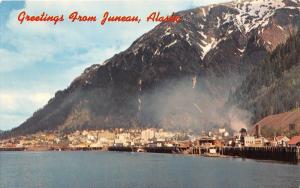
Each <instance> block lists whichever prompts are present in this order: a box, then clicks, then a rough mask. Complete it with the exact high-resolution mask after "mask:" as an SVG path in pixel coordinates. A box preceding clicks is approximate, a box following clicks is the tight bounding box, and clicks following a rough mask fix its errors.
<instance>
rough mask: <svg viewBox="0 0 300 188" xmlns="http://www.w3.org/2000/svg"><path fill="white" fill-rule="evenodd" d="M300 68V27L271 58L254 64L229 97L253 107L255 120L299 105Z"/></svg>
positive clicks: (250, 107)
mask: <svg viewBox="0 0 300 188" xmlns="http://www.w3.org/2000/svg"><path fill="white" fill-rule="evenodd" d="M299 72H300V31H298V32H297V33H296V34H294V35H293V36H291V37H290V38H289V39H288V40H287V42H286V43H285V44H282V45H279V46H278V47H277V48H276V49H275V50H274V51H273V53H272V54H271V55H270V56H269V57H268V58H266V59H265V60H264V61H263V62H261V63H260V64H259V65H258V66H257V67H255V68H254V69H253V71H252V72H251V73H250V74H249V75H248V76H247V78H246V79H245V81H244V82H243V83H242V84H241V86H239V87H238V88H237V89H236V91H235V92H234V93H233V95H232V96H230V101H231V103H234V104H237V105H238V106H239V107H240V108H243V109H246V110H248V111H250V112H251V113H252V114H253V119H252V121H253V122H256V121H258V120H260V119H261V118H263V117H265V116H267V115H272V114H278V113H282V112H287V111H291V110H294V109H298V108H299V104H300V95H299V94H300V93H299V92H300V90H299V88H300V75H299ZM298 115H299V113H298ZM299 130H300V127H299Z"/></svg>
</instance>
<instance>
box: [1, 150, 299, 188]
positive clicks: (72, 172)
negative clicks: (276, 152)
mask: <svg viewBox="0 0 300 188" xmlns="http://www.w3.org/2000/svg"><path fill="white" fill-rule="evenodd" d="M299 186H300V165H291V164H285V163H278V162H265V161H255V160H250V159H241V158H205V157H199V156H186V155H173V154H156V153H127V152H100V151H76V152H0V187H1V188H11V187H12V188H14V187H23V188H35V187H41V188H44V187H45V188H48V187H49V188H50V187H51V188H52V187H53V188H54V187H95V188H96V187H97V188H98V187H99V188H106V187H109V188H134V187H137V188H148V187H149V188H151V187H159V188H164V187H165V188H169V187H170V188H173V187H174V188H181V187H182V188H189V187H191V188H194V187H195V188H196V187H197V188H199V187H206V188H207V187H225V188H227V187H228V188H231V187H243V188H247V187H249V188H253V187H255V188H259V187H264V188H265V187H270V188H271V187H272V188H274V187H278V188H279V187H280V188H281V187H285V188H298V187H299Z"/></svg>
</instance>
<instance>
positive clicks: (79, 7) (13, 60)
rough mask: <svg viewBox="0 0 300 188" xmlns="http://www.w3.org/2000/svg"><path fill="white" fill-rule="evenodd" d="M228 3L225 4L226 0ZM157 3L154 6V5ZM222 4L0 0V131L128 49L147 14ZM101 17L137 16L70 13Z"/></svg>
mask: <svg viewBox="0 0 300 188" xmlns="http://www.w3.org/2000/svg"><path fill="white" fill-rule="evenodd" d="M227 1H228V0H227ZM154 2H155V3H154ZM220 2H226V0H186V1H184V0H164V1H162V0H156V1H153V0H130V1H128V0H107V1H83V0H81V1H74V0H73V1H37V0H35V1H33V0H31V1H3V0H0V130H9V129H11V128H13V127H17V126H19V125H20V124H21V123H22V122H24V121H25V120H26V119H27V118H29V117H30V116H31V115H32V114H33V113H34V112H35V111H37V110H38V109H40V108H42V107H43V106H44V105H45V104H47V102H48V100H49V99H51V98H52V97H53V96H54V94H55V92H56V91H58V90H63V89H65V88H67V87H68V85H69V84H70V83H71V81H72V80H73V79H74V78H76V77H77V76H79V75H80V74H81V73H82V72H83V71H84V69H85V68H87V67H89V66H90V65H92V64H101V63H103V62H104V61H105V60H106V59H108V58H110V57H112V56H113V55H114V54H116V53H119V52H121V51H123V50H125V49H127V48H128V47H129V46H130V44H131V43H132V42H133V41H134V40H135V39H137V38H138V37H139V36H141V35H142V34H143V33H145V32H147V31H149V30H151V29H152V28H153V27H154V26H155V25H156V24H157V23H150V22H146V21H144V20H145V19H144V18H145V17H147V16H148V15H149V14H150V13H151V12H154V11H159V12H160V13H161V15H170V14H172V12H176V11H180V10H185V9H189V8H194V7H199V6H203V5H208V4H213V3H220ZM21 11H26V13H27V14H28V15H40V14H41V13H42V12H45V13H47V14H49V15H61V14H63V15H64V18H65V21H64V22H58V23H57V24H56V25H54V24H53V23H52V22H47V23H45V22H30V23H29V22H24V23H22V24H20V23H19V21H18V19H17V18H18V14H19V13H20V12H21ZM73 11H78V12H79V14H81V15H95V16H97V18H101V17H102V15H103V13H104V12H105V11H109V13H110V14H111V15H138V16H139V17H140V18H142V19H143V20H142V21H141V22H140V23H139V24H137V23H108V24H105V25H104V26H100V24H99V23H98V22H96V23H82V22H81V23H79V22H75V23H71V22H69V21H68V20H67V18H68V15H69V14H70V13H71V12H73Z"/></svg>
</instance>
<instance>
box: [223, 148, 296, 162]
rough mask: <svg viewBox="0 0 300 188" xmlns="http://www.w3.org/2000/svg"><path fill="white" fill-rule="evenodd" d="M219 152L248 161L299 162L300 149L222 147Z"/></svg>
mask: <svg viewBox="0 0 300 188" xmlns="http://www.w3.org/2000/svg"><path fill="white" fill-rule="evenodd" d="M219 152H220V154H221V155H228V156H237V157H241V158H249V159H259V160H275V161H284V162H289V163H298V162H300V147H222V148H219Z"/></svg>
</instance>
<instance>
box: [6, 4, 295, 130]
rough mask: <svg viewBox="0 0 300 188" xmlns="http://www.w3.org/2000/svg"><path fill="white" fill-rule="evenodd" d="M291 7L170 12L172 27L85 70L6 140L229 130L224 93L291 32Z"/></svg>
mask: <svg viewBox="0 0 300 188" xmlns="http://www.w3.org/2000/svg"><path fill="white" fill-rule="evenodd" d="M299 5H300V3H299V2H298V1H295V0H284V1H281V0H272V1H271V0H253V1H238V2H237V1H236V2H231V3H225V4H218V5H211V6H206V7H200V8H195V9H191V10H186V11H181V12H178V13H176V14H177V15H180V16H181V17H182V21H181V22H180V23H179V24H175V23H171V24H170V23H162V24H159V25H158V26H156V27H155V28H154V29H152V30H151V31H149V32H148V33H146V34H144V35H142V36H141V37H140V38H138V39H137V40H136V41H134V42H133V44H132V45H131V46H130V47H129V48H128V49H127V50H125V51H123V52H121V53H119V54H116V55H114V56H113V57H112V58H110V59H108V60H106V61H105V62H104V63H103V64H102V65H93V66H91V67H89V68H87V69H86V70H85V71H84V73H82V75H80V76H79V77H78V78H76V79H75V80H74V81H73V82H72V83H71V85H70V86H69V87H68V88H67V89H65V90H63V91H58V92H57V93H56V94H55V97H54V98H53V99H51V100H50V101H49V102H48V104H47V105H46V106H44V108H42V109H40V110H38V111H37V112H35V113H34V114H33V116H32V117H30V118H29V119H27V120H26V121H25V122H24V123H22V124H21V125H20V126H19V127H17V128H15V129H13V130H12V131H11V132H9V133H7V134H6V136H14V135H21V134H29V133H34V132H37V131H44V130H60V131H73V130H77V129H93V128H113V127H147V126H152V127H153V126H158V127H166V128H205V127H207V126H220V125H221V126H224V125H225V124H230V119H228V117H227V116H226V113H227V111H226V110H227V109H225V110H224V109H223V110H222V109H221V108H222V106H223V104H224V102H225V101H226V100H227V96H228V94H229V92H230V91H233V90H234V89H235V88H236V87H237V86H238V85H239V84H240V83H241V81H242V80H243V79H244V78H245V75H247V74H248V73H249V72H250V71H251V70H252V69H253V67H255V66H256V65H257V64H258V63H259V62H260V61H262V60H263V59H264V58H265V57H266V56H267V55H268V54H269V53H270V52H271V51H273V50H274V49H275V48H276V47H277V46H278V45H279V44H281V43H283V42H285V41H286V39H287V38H288V37H289V35H290V33H293V32H294V31H296V30H297V29H298V26H299V25H300V14H299ZM237 114H239V113H235V112H234V113H233V115H237ZM235 119H237V117H235ZM228 121H229V122H228Z"/></svg>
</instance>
